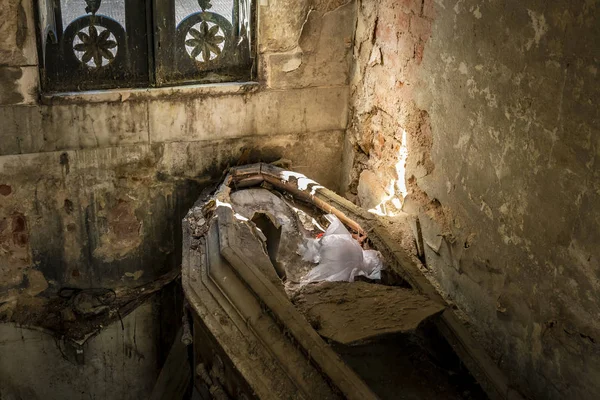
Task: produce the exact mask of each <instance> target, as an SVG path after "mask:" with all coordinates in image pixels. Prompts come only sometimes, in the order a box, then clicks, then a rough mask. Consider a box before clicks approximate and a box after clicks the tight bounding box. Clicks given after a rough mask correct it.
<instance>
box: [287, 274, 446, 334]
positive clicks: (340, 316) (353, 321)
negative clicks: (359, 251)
mask: <svg viewBox="0 0 600 400" xmlns="http://www.w3.org/2000/svg"><path fill="white" fill-rule="evenodd" d="M293 303H294V305H296V307H298V309H299V310H300V311H301V312H302V314H304V316H305V317H306V318H307V319H308V321H309V322H310V323H311V325H312V326H313V328H314V329H316V331H317V332H319V335H321V336H323V337H324V338H327V339H330V340H333V341H335V342H337V343H340V344H345V345H355V344H361V343H365V342H368V341H372V340H374V339H377V338H378V337H381V336H384V335H389V334H393V333H408V332H414V331H415V330H416V329H417V327H418V326H419V325H420V324H421V323H422V322H423V321H425V320H427V319H428V318H431V317H433V316H435V315H438V314H439V313H441V312H442V311H444V308H445V307H444V306H443V305H442V304H440V303H437V302H435V301H432V300H430V299H428V298H427V297H425V296H422V295H420V294H418V293H415V292H414V291H413V290H410V289H405V288H398V287H393V286H385V285H378V284H372V283H367V282H354V283H347V282H322V283H319V284H315V285H309V286H307V287H305V288H303V289H301V290H300V291H299V293H298V294H297V295H296V297H295V298H294V299H293Z"/></svg>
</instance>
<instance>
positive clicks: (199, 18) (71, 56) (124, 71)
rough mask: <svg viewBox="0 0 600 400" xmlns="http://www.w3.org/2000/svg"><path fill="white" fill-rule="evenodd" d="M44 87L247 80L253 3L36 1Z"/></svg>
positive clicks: (250, 65)
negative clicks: (37, 2)
mask: <svg viewBox="0 0 600 400" xmlns="http://www.w3.org/2000/svg"><path fill="white" fill-rule="evenodd" d="M38 5H39V7H38V16H39V21H40V33H41V45H42V51H41V60H42V65H43V67H42V78H43V81H44V87H45V89H46V90H50V91H55V90H88V89H102V88H115V87H131V86H133V87H135V86H148V85H151V86H152V85H157V86H161V85H169V84H174V83H187V82H225V81H238V80H249V79H251V78H252V74H253V66H254V57H253V54H254V50H253V25H254V21H253V19H254V17H253V16H254V8H253V4H252V1H251V0H166V1H165V0H39V4H38Z"/></svg>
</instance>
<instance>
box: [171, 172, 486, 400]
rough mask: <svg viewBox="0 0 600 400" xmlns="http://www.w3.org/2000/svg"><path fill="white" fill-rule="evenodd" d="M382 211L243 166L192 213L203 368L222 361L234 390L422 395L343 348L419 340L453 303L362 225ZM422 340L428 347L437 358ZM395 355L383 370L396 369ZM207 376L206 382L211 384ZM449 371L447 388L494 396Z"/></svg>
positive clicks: (192, 298)
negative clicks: (412, 274) (422, 287)
mask: <svg viewBox="0 0 600 400" xmlns="http://www.w3.org/2000/svg"><path fill="white" fill-rule="evenodd" d="M324 193H325V196H324V195H323V194H324ZM332 199H333V200H332ZM334 204H335V206H334ZM342 210H344V211H342ZM373 218H375V217H373V216H371V215H369V214H361V211H360V210H359V209H356V208H352V207H351V206H350V205H349V204H348V203H347V202H345V201H344V200H343V199H341V198H339V197H337V196H336V195H334V194H331V192H329V191H326V190H325V189H324V188H322V186H319V185H318V184H317V183H316V182H313V181H310V180H309V179H307V178H305V177H303V176H302V175H299V174H296V173H292V172H289V171H284V170H282V169H280V168H276V167H274V166H270V165H265V164H256V165H251V166H245V167H237V168H234V169H232V170H231V171H230V174H229V175H228V176H227V177H226V178H225V181H224V183H223V184H222V185H221V186H220V187H219V188H218V189H217V191H216V192H215V193H214V195H213V196H212V197H211V198H210V199H208V200H207V201H205V202H204V203H203V204H197V205H196V206H195V207H194V208H192V209H191V210H190V212H189V213H188V215H187V216H186V218H185V219H184V223H183V225H184V228H183V230H184V232H183V235H184V240H183V264H182V285H183V288H184V293H185V297H186V300H187V302H188V305H189V310H190V314H191V315H192V317H193V321H194V324H193V330H194V344H193V346H194V357H195V358H194V363H195V365H196V366H201V368H199V367H197V368H196V370H197V372H198V371H200V372H198V373H200V375H202V374H201V372H202V371H206V370H211V369H212V368H213V367H214V366H215V365H218V366H219V370H220V371H221V372H220V373H219V379H220V380H219V379H218V380H219V381H218V384H219V387H222V388H223V392H224V393H227V395H228V396H229V397H230V398H243V397H246V398H260V399H280V398H288V399H313V398H319V399H338V398H348V399H361V400H362V399H375V398H380V397H381V398H419V397H414V396H413V394H411V393H404V394H402V395H398V394H396V395H390V394H389V390H388V389H389V385H388V386H385V385H384V386H385V387H384V386H382V387H377V385H378V384H377V383H376V382H377V379H375V380H373V376H371V375H369V374H368V373H365V371H362V372H361V371H360V368H356V366H354V367H351V366H349V365H348V364H347V363H346V362H345V361H344V359H343V358H341V356H344V354H346V356H348V354H352V350H350V351H348V349H353V348H354V349H359V348H365V347H364V346H367V348H368V346H375V347H374V348H378V346H381V343H387V344H386V346H388V345H389V346H392V347H393V346H394V344H393V341H392V342H389V341H390V338H399V340H402V341H406V340H408V341H409V342H410V341H411V340H412V339H407V338H412V337H417V336H418V335H417V332H418V331H419V330H420V329H421V327H422V326H423V325H425V324H429V325H431V324H432V323H435V321H436V319H438V318H440V316H441V315H442V313H443V312H444V311H445V310H446V307H445V304H444V303H443V301H441V300H440V298H439V297H438V298H430V297H429V296H428V295H426V294H423V293H422V292H419V291H417V290H415V289H413V288H411V287H410V285H409V284H408V283H406V282H405V281H404V280H403V279H402V277H401V276H400V275H401V273H400V272H399V271H398V265H397V260H396V257H395V255H394V254H395V253H394V251H392V250H390V249H389V248H386V247H385V246H383V247H381V243H383V242H382V241H381V240H378V241H377V240H376V241H377V244H379V248H377V245H376V244H375V243H374V242H373V241H372V240H371V239H373V240H375V239H376V238H375V236H372V235H370V233H369V230H368V229H364V228H363V226H362V225H361V224H365V223H368V222H369V221H372V220H373ZM359 221H360V222H359ZM372 222H373V223H375V222H376V221H372ZM389 277H392V278H389ZM391 282H395V283H398V282H400V283H402V287H399V286H391V285H390V283H391ZM432 321H433V322H432ZM411 343H412V342H411ZM412 345H413V347H414V348H419V349H420V350H419V351H421V353H420V354H421V355H420V356H419V358H425V359H428V360H429V359H434V358H435V357H433V356H431V355H428V354H429V353H428V351H429V350H428V349H427V348H424V347H423V348H421V347H420V346H418V345H414V343H413V344H412ZM403 346H404V345H401V346H400V347H403ZM446 346H447V345H446ZM447 347H448V348H450V347H449V346H447ZM336 348H337V349H338V351H337V352H336V351H334V350H335V349H336ZM340 349H346V350H344V351H342V350H340ZM390 352H391V353H393V352H394V350H393V349H392V348H390ZM415 352H416V350H414V349H413V350H412V353H415ZM367 353H368V352H367ZM412 353H411V354H412ZM433 353H435V352H433V351H432V354H433ZM415 354H416V353H415ZM346 356H344V357H346ZM355 356H356V354H354V356H353V357H354V358H356V357H355ZM350 358H352V357H350ZM366 360H367V359H366V358H365V362H366ZM354 361H356V359H354ZM372 362H373V360H372V359H369V363H372ZM385 362H388V363H389V362H390V360H389V359H388V360H387V361H385V360H382V363H383V364H381V365H379V368H380V369H382V370H389V369H393V368H395V367H394V365H393V362H392V365H390V364H387V365H386V364H385ZM358 364H360V361H359V362H358ZM398 373H401V374H402V373H403V372H401V371H399V372H398ZM434 373H436V374H440V373H441V374H442V375H443V374H444V373H445V372H443V369H441V368H440V369H439V370H438V369H435V368H434ZM462 374H466V375H467V376H468V373H466V372H465V371H462ZM200 375H198V376H197V377H196V385H197V386H202V387H204V386H206V379H203V378H202V377H201V376H200ZM204 375H206V374H204ZM215 379H217V378H215ZM471 379H472V378H471ZM213 380H214V379H213ZM366 380H367V381H369V384H367V383H365V382H366ZM438 381H439V382H442V383H440V385H442V386H443V385H447V386H448V387H440V389H439V390H440V393H439V395H440V396H445V397H444V398H453V399H454V398H456V399H460V398H485V395H483V392H481V389H480V388H479V389H477V388H478V387H479V386H478V385H477V384H476V383H473V384H472V386H473V387H474V388H476V389H474V391H471V392H474V393H480V394H481V395H476V396H474V397H473V396H463V395H461V393H460V391H457V389H456V388H455V387H451V386H452V385H451V384H450V383H448V382H449V381H448V379H447V376H441V377H440V379H438ZM373 382H375V383H373ZM373 385H375V386H373ZM415 385H416V386H415V387H421V386H422V387H423V388H426V386H427V385H428V384H427V382H425V381H424V382H420V383H415ZM419 385H420V386H419ZM204 389H205V391H206V389H209V388H207V387H204ZM199 390H200V389H199ZM423 390H425V389H423ZM431 390H432V389H431V388H428V389H427V390H425V391H424V392H423V393H425V392H427V393H429V394H431V393H432V392H431Z"/></svg>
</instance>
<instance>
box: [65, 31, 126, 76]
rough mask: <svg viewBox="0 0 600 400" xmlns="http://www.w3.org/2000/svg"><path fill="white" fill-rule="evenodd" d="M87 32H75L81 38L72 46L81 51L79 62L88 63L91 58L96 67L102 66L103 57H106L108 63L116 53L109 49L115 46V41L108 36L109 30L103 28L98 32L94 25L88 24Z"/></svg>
mask: <svg viewBox="0 0 600 400" xmlns="http://www.w3.org/2000/svg"><path fill="white" fill-rule="evenodd" d="M88 32H89V33H85V32H84V31H79V32H77V37H78V38H79V40H81V43H77V44H76V45H74V46H73V49H74V50H75V51H81V52H83V55H82V56H81V58H80V60H81V62H82V63H83V64H86V65H89V64H88V62H89V61H90V60H92V59H93V60H94V64H95V67H96V68H99V67H102V60H103V59H106V60H107V61H108V63H107V64H110V63H111V62H112V61H113V60H114V59H115V54H116V52H115V53H113V52H112V51H111V49H114V48H116V47H117V42H116V41H114V40H111V38H110V31H109V30H108V29H105V30H103V31H102V32H100V33H98V30H97V29H96V27H95V26H94V25H90V27H89V30H88ZM92 66H93V65H92Z"/></svg>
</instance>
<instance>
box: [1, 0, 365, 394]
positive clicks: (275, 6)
mask: <svg viewBox="0 0 600 400" xmlns="http://www.w3.org/2000/svg"><path fill="white" fill-rule="evenodd" d="M257 8H258V12H259V15H260V18H259V19H258V20H259V22H260V23H259V26H258V32H259V33H258V47H259V57H258V70H259V79H258V81H259V82H258V83H253V84H241V85H227V84H225V85H212V86H210V85H209V86H196V87H179V88H161V89H157V90H145V89H135V90H121V89H119V90H112V91H104V92H101V91H100V92H93V93H85V92H84V93H70V94H59V95H48V94H45V93H42V94H41V95H40V88H39V79H38V59H37V50H36V39H35V25H34V18H33V2H32V1H31V0H9V1H7V2H4V3H3V4H2V5H0V21H2V22H0V123H1V125H0V322H9V321H19V322H20V323H23V321H27V318H26V317H27V315H19V316H17V315H16V314H18V313H22V312H23V310H27V308H28V307H31V308H35V312H32V314H36V315H43V312H40V310H42V311H43V310H46V309H47V308H48V307H49V305H50V304H52V302H53V301H54V299H55V298H56V297H57V293H58V292H59V291H60V289H61V288H65V287H75V288H110V289H116V288H128V287H137V286H140V285H145V284H148V283H149V282H152V281H154V280H156V279H157V278H159V277H161V276H163V275H164V274H166V273H168V272H169V271H173V270H176V269H178V268H179V266H180V259H181V254H180V253H181V240H180V235H181V219H182V217H183V216H184V215H185V213H186V212H187V210H188V209H189V207H190V206H191V205H192V204H193V203H194V202H195V201H196V199H197V198H198V196H199V195H200V194H201V193H203V191H205V190H208V189H210V188H211V187H212V186H211V185H213V183H214V182H216V181H218V180H219V179H220V178H221V177H222V173H223V171H224V169H226V168H227V167H228V166H231V165H238V164H245V163H252V162H258V161H264V162H272V161H276V160H280V159H283V160H284V163H288V162H289V163H291V166H292V168H294V169H295V170H297V171H299V172H303V173H305V174H306V175H308V176H310V177H311V178H313V179H315V180H317V181H319V182H321V183H323V184H325V185H327V186H328V187H331V188H333V189H336V188H338V187H339V181H340V176H341V168H340V167H339V165H340V164H341V160H342V156H341V153H342V148H343V139H344V135H345V128H346V126H347V112H348V102H349V86H348V82H349V73H350V66H351V51H352V37H353V25H354V20H355V5H354V3H353V2H352V1H330V2H324V1H317V0H302V1H294V2H290V1H270V2H268V4H267V5H266V6H264V5H263V6H260V5H259V6H258V7H257ZM336 160H337V161H338V162H337V163H336V162H335V161H336ZM332 162H333V165H337V167H333V168H332ZM147 312H149V311H148V310H143V311H140V313H142V314H144V315H145V314H147ZM69 317H71V316H69ZM49 318H57V320H59V321H60V320H61V318H62V315H59V316H57V315H55V314H49ZM24 325H27V324H26V323H25V324H24ZM155 325H156V324H155ZM7 326H8V327H7ZM2 328H3V329H4V328H6V329H7V330H11V329H16V328H15V327H14V326H13V325H2ZM126 328H127V332H126V333H125V335H126V336H127V337H128V338H131V334H132V333H131V332H129V329H130V326H129V325H128V326H127V327H126ZM19 335H20V334H18V332H17V336H19ZM25 336H27V337H29V336H28V335H25ZM23 340H24V342H23V344H24V345H25V342H27V340H28V339H27V338H25V339H23ZM103 340H104V342H102V341H103ZM138 340H141V339H140V338H138ZM148 340H154V339H152V338H148ZM90 341H91V343H92V344H90V346H91V347H93V348H99V349H102V348H103V346H109V343H108V342H107V341H106V339H97V338H93V339H90ZM98 341H100V342H102V343H98ZM94 343H95V344H94ZM169 346H170V343H169ZM12 349H13V345H12V344H11V342H10V341H4V342H2V341H0V359H3V360H8V359H11V358H12V357H14V356H15V353H14V351H13V350H12ZM98 351H101V350H98ZM106 351H107V352H108V353H110V354H111V355H110V357H113V358H114V359H115V360H116V361H115V362H120V361H119V360H120V358H119V357H120V356H118V357H117V355H114V354H113V353H112V352H113V349H108V348H107V350H106ZM143 351H144V352H146V353H147V354H145V356H146V358H145V361H140V363H141V364H143V366H142V367H143V368H152V369H156V367H157V366H158V365H155V364H152V363H154V361H153V360H156V359H157V357H158V356H157V355H156V354H154V353H153V352H156V351H157V347H156V346H155V347H152V346H146V347H145V350H143ZM51 353H52V352H49V353H47V354H46V356H43V355H39V358H38V359H37V360H35V364H38V365H46V364H47V365H55V364H56V365H57V370H60V371H63V370H64V371H66V372H65V373H64V376H63V379H64V380H65V381H68V380H70V379H73V380H75V379H76V378H75V375H74V374H75V372H76V369H73V368H70V367H69V365H68V362H67V361H65V360H58V361H57V360H54V359H53V358H52V357H53V354H54V353H52V354H51ZM44 357H46V358H44ZM13 361H14V360H13ZM15 362H16V361H15ZM65 363H66V364H65ZM105 363H109V361H107V360H105ZM150 364H152V365H150ZM128 365H129V361H128ZM0 367H2V366H1V365H0ZM19 371H21V372H22V373H23V374H26V373H30V372H31V371H30V370H27V369H21V370H19ZM135 372H136V371H135V368H132V369H131V370H129V369H128V372H127V374H130V373H135ZM3 373H4V374H6V371H4V372H3V371H1V370H0V378H2V377H3V376H2V375H3ZM90 377H91V375H90ZM90 377H86V378H85V379H87V380H88V381H89V378H90ZM15 379H17V375H16V372H15V373H14V374H11V382H12V383H11V385H13V384H14V385H16V386H18V384H19V382H15ZM23 379H24V381H28V382H29V381H31V382H35V379H33V380H32V379H29V378H27V377H25V376H24V377H23ZM111 379H112V378H111ZM115 379H116V378H115ZM124 379H125V380H127V379H128V378H127V377H125V378H124ZM145 379H147V380H148V382H150V381H151V380H152V379H153V376H152V375H148V376H147V377H146V378H145ZM17 380H18V379H17ZM0 381H1V379H0ZM116 381H118V382H122V381H121V380H118V379H117V380H116ZM106 382H108V381H106ZM118 382H117V384H118ZM136 382H137V381H136ZM148 382H146V383H145V384H148ZM0 383H2V382H0ZM88 383H89V382H88ZM107 384H108V383H107ZM40 385H41V383H40ZM0 386H3V385H2V384H0ZM16 386H14V387H15V388H16ZM11 387H12V386H11ZM56 387H62V386H60V385H59V384H57V385H56ZM82 387H85V385H83V386H82ZM102 387H105V386H103V385H92V384H91V383H90V386H89V392H88V393H87V394H88V395H89V396H90V397H94V396H100V394H99V393H101V392H100V391H101V390H104V389H102ZM151 388H152V387H151V386H148V385H146V387H144V388H143V390H146V391H147V390H149V389H151ZM0 389H1V390H0V397H2V396H8V397H9V398H10V396H11V395H14V396H17V395H19V392H18V390H17V389H18V388H16V389H14V390H15V392H14V393H11V392H10V391H8V392H6V390H8V389H6V390H5V387H0ZM21 389H22V388H21ZM2 390H5V391H2ZM19 390H20V389H19ZM31 390H32V391H31V393H33V394H35V395H36V396H38V397H42V396H43V394H44V391H43V388H42V387H41V386H40V387H32V389H31ZM59 390H63V389H57V391H56V392H52V393H53V396H55V398H68V396H67V395H66V394H65V396H67V397H61V396H59V395H58V394H57V393H60V391H59ZM28 393H29V392H28ZM31 393H29V394H31ZM69 393H70V392H69ZM146 394H147V393H146ZM138 395H139V393H135V394H134V393H133V392H132V393H131V394H130V396H131V398H139V396H138ZM32 396H33V395H32ZM136 396H137V397H136ZM100 397H102V396H100ZM142 397H143V396H142ZM28 398H36V397H35V396H34V397H31V396H29V395H28ZM117 398H129V397H128V394H127V392H126V391H123V392H119V394H118V395H117Z"/></svg>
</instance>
